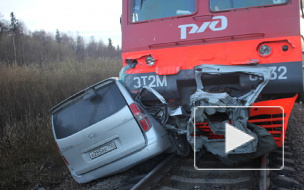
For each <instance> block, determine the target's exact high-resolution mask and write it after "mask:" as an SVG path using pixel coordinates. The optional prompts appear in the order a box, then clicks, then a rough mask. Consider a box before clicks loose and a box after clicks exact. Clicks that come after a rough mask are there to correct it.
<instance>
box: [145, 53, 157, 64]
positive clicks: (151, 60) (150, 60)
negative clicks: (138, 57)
mask: <svg viewBox="0 0 304 190" xmlns="http://www.w3.org/2000/svg"><path fill="white" fill-rule="evenodd" d="M146 64H147V65H149V66H153V65H155V59H154V58H153V57H152V56H151V55H149V56H148V57H146Z"/></svg>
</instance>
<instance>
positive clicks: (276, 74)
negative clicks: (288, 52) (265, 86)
mask: <svg viewBox="0 0 304 190" xmlns="http://www.w3.org/2000/svg"><path fill="white" fill-rule="evenodd" d="M269 68H271V69H272V73H271V76H270V80H277V79H278V80H286V79H287V75H286V74H287V68H286V67H285V66H280V67H277V66H273V67H269ZM249 79H250V80H251V81H256V80H258V77H257V76H253V75H249Z"/></svg>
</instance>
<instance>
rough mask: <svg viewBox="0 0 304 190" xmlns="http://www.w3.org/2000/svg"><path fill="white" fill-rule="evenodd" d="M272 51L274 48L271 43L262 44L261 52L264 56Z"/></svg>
mask: <svg viewBox="0 0 304 190" xmlns="http://www.w3.org/2000/svg"><path fill="white" fill-rule="evenodd" d="M271 52H272V49H271V47H270V46H269V45H261V46H260V48H259V54H260V55H261V56H262V57H266V56H268V55H270V54H271Z"/></svg>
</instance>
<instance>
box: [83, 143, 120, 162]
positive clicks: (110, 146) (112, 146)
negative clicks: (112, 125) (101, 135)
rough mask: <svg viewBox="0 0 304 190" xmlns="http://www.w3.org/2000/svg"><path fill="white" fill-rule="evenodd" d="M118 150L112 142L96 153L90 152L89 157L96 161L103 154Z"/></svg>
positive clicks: (96, 150) (95, 151)
mask: <svg viewBox="0 0 304 190" xmlns="http://www.w3.org/2000/svg"><path fill="white" fill-rule="evenodd" d="M116 148H117V147H116V144H115V143H114V142H113V141H112V142H109V143H108V144H105V145H103V146H101V147H99V148H97V149H95V150H94V151H92V152H90V153H89V155H90V158H91V159H94V158H97V157H99V156H101V155H103V154H106V153H108V152H110V151H112V150H114V149H116Z"/></svg>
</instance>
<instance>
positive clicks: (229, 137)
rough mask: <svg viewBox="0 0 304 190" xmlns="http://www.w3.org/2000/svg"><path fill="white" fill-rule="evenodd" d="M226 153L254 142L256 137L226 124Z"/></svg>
mask: <svg viewBox="0 0 304 190" xmlns="http://www.w3.org/2000/svg"><path fill="white" fill-rule="evenodd" d="M225 137H226V138H225V153H226V154H227V153H229V152H230V151H232V150H234V149H236V148H238V147H240V146H242V145H243V144H245V143H247V142H250V141H252V140H254V137H253V136H251V135H249V134H247V133H245V132H243V131H241V130H239V129H237V128H235V127H233V126H232V125H230V124H229V123H226V124H225Z"/></svg>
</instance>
